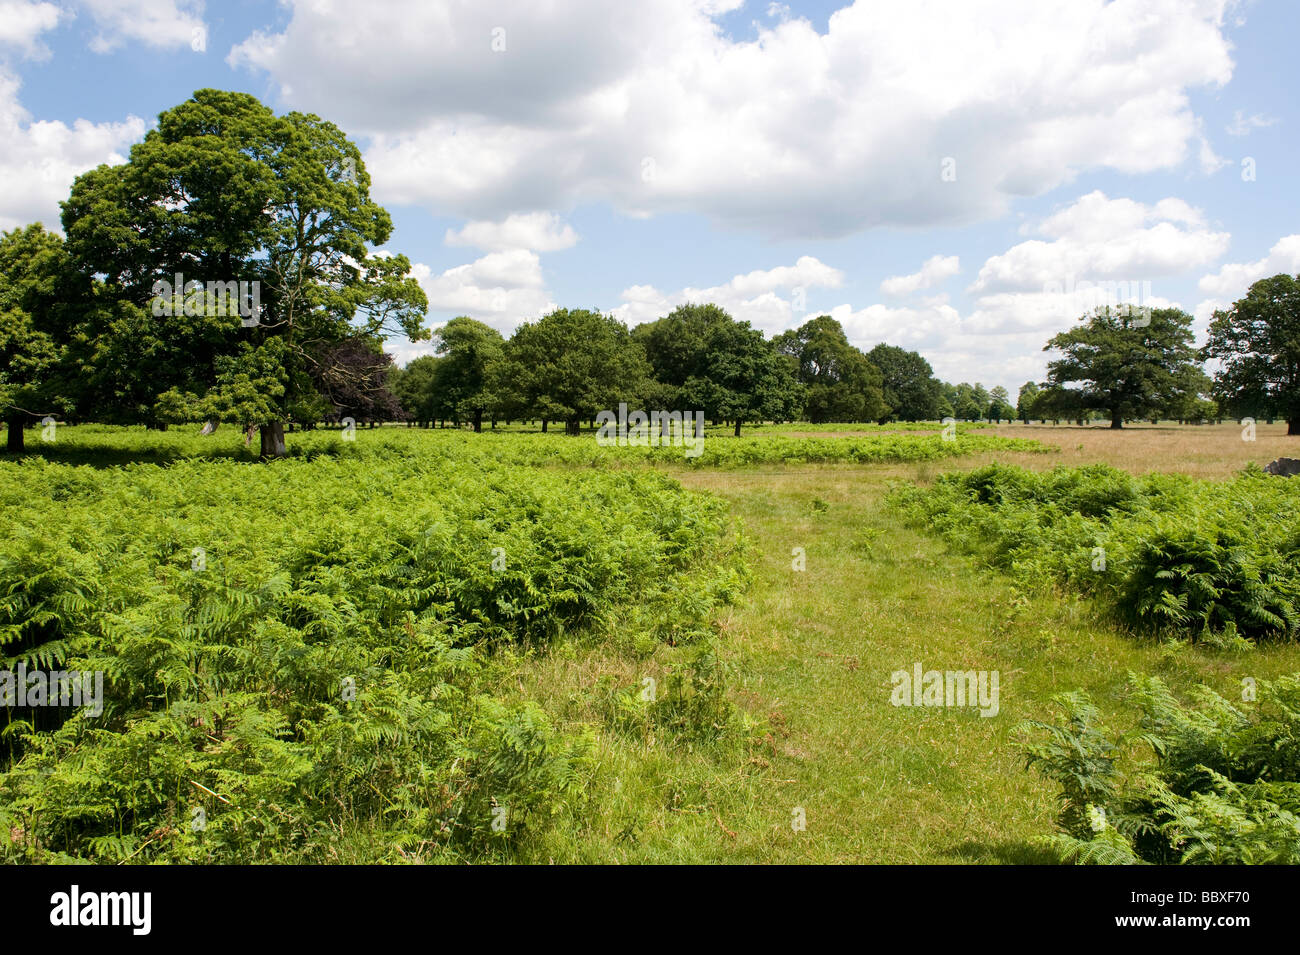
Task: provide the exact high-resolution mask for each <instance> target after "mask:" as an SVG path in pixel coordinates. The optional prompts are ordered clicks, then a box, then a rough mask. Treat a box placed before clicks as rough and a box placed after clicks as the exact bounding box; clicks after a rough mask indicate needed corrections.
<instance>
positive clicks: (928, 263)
mask: <svg viewBox="0 0 1300 955" xmlns="http://www.w3.org/2000/svg"><path fill="white" fill-rule="evenodd" d="M960 271H961V263H960V262H959V261H958V258H957V256H955V255H948V256H943V255H934V256H931V257H930V258H928V259H926V260H925V262H923V263H922V265H921V270H920V271H919V272H913V273H912V274H911V275H893V276H890V277H889V278H887V279H885V280H884V281H883V282H881V283H880V290H881V291H882V292H884V293H885V294H886V295H910V294H912V293H913V292H915V291H917V290H918V289H923V288H931V287H932V286H934V285H937V284H938V283H940V282H942V281H943V280H944V279H948V278H952V277H953V276H954V275H956V274H957V273H958V272H960Z"/></svg>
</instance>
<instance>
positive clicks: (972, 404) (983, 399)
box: [940, 381, 993, 421]
mask: <svg viewBox="0 0 1300 955" xmlns="http://www.w3.org/2000/svg"><path fill="white" fill-rule="evenodd" d="M940 387H941V388H942V389H943V391H944V393H945V394H946V397H947V399H948V402H949V404H951V406H952V409H953V416H954V417H956V418H958V419H960V420H962V421H979V420H980V419H981V418H983V417H984V416H985V415H986V414H987V413H988V410H989V406H990V404H991V403H992V401H993V398H992V396H991V395H990V394H989V392H988V390H987V389H986V388H985V387H984V386H983V385H981V384H980V383H979V382H976V383H975V384H973V385H972V384H970V383H968V382H965V381H963V382H962V383H961V384H959V385H941V386H940Z"/></svg>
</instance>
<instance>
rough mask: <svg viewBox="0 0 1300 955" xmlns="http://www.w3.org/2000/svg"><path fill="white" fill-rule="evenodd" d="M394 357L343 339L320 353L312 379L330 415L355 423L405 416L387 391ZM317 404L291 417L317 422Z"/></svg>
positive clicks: (368, 344) (359, 340)
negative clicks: (345, 418) (346, 418)
mask: <svg viewBox="0 0 1300 955" xmlns="http://www.w3.org/2000/svg"><path fill="white" fill-rule="evenodd" d="M392 364H393V356H391V355H388V354H385V353H384V352H383V351H381V350H380V349H379V348H377V347H376V346H375V345H374V344H373V343H371V342H369V341H366V340H365V339H362V338H346V339H344V340H343V341H341V342H339V343H338V344H336V345H331V346H329V347H328V348H325V349H323V350H322V351H321V352H320V353H319V354H318V355H317V356H316V358H315V361H314V363H313V365H312V370H311V376H312V380H313V381H314V382H315V383H316V388H317V390H318V391H319V392H320V396H321V397H322V398H323V399H324V402H325V404H326V406H327V407H328V410H329V413H331V414H332V415H333V416H334V417H337V418H343V417H350V418H352V419H353V420H354V421H372V422H373V421H381V422H382V421H395V420H397V419H399V418H402V417H404V416H405V412H404V411H403V410H402V405H401V402H399V401H398V400H397V396H396V395H394V394H393V393H392V391H390V390H389V369H390V368H391V367H392ZM316 407H317V403H316V402H308V403H307V407H306V408H304V409H303V410H302V411H300V412H299V414H297V415H295V416H294V417H295V418H296V419H297V420H299V421H306V420H311V421H315V420H317V414H315V413H314V411H315V409H316Z"/></svg>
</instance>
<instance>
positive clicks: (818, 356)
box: [390, 304, 1013, 435]
mask: <svg viewBox="0 0 1300 955" xmlns="http://www.w3.org/2000/svg"><path fill="white" fill-rule="evenodd" d="M434 341H435V349H434V350H435V354H433V355H429V356H425V357H421V358H417V359H414V360H413V361H411V362H410V363H409V364H408V365H407V366H406V368H404V369H401V370H394V371H393V372H392V373H391V378H390V381H391V386H392V388H393V391H394V393H395V394H396V396H397V400H398V402H399V403H400V405H401V407H402V409H403V410H404V411H405V412H406V414H407V415H408V416H409V417H410V419H411V420H412V421H413V422H415V423H418V424H421V425H425V426H428V425H435V424H444V423H450V424H451V425H453V426H455V427H460V426H463V425H468V426H472V427H473V428H474V430H476V431H481V430H482V429H483V423H484V421H485V420H486V421H488V422H489V423H491V424H494V423H495V422H497V421H498V420H505V421H514V420H530V421H540V422H541V425H542V429H543V430H547V429H548V428H549V426H550V424H551V423H552V422H554V423H556V424H559V425H562V426H563V427H564V429H565V431H566V432H568V433H570V434H577V433H578V432H579V431H580V430H581V428H582V426H583V424H584V423H589V422H591V421H592V420H594V419H595V417H596V415H597V413H598V412H600V411H604V410H612V409H614V408H616V407H617V406H618V404H619V403H620V402H626V403H627V404H628V405H629V406H630V407H632V408H640V409H644V410H661V411H682V412H688V411H689V412H696V411H702V412H703V413H704V416H705V417H706V418H707V419H708V420H710V421H713V422H725V423H727V424H729V425H731V426H732V427H733V431H734V433H735V434H737V435H738V434H740V433H741V428H742V427H743V426H744V425H745V424H747V423H752V422H759V421H795V420H807V421H811V422H814V423H822V422H846V423H852V422H882V423H883V422H887V421H891V420H903V421H925V420H937V419H938V418H940V417H943V416H944V415H945V414H948V413H950V412H951V410H952V402H951V400H950V394H953V395H955V394H957V393H958V390H959V389H961V388H966V389H969V388H970V386H958V387H957V388H953V387H952V386H948V385H945V384H944V383H943V382H940V381H939V380H938V379H936V378H935V377H934V374H933V371H932V370H931V368H930V365H929V363H928V362H927V361H926V360H925V359H924V358H922V357H921V356H920V355H918V354H917V353H916V352H911V351H906V350H904V349H902V348H896V347H893V346H890V345H884V344H882V345H877V346H876V347H875V348H873V349H872V350H871V351H870V352H865V353H864V352H863V351H861V350H860V349H858V348H856V347H854V346H853V345H852V344H851V343H850V342H849V340H848V338H847V336H846V335H845V333H844V329H843V328H842V327H841V326H840V324H839V322H837V321H835V320H834V319H833V318H831V317H830V316H829V315H822V316H819V317H817V318H813V319H810V320H809V321H807V322H805V323H804V324H803V325H801V326H800V327H799V328H796V329H792V330H790V331H787V332H783V333H782V334H780V335H777V336H776V337H775V338H772V339H768V338H765V337H764V335H763V333H762V332H761V331H759V330H758V329H755V328H752V327H751V326H750V324H749V323H748V322H745V321H740V320H737V319H735V318H733V317H732V316H730V315H728V314H727V312H726V311H724V310H723V309H722V308H720V307H718V306H717V305H713V304H688V305H682V306H679V307H678V308H676V309H674V310H673V311H672V312H671V313H670V314H668V315H666V316H664V317H663V318H660V319H658V320H656V321H653V322H647V323H645V324H642V325H638V326H636V327H635V328H632V329H628V328H627V327H626V326H625V325H624V324H623V323H622V322H620V321H619V320H618V319H616V318H614V317H613V316H610V315H602V314H600V313H599V312H594V311H587V310H582V309H563V308H562V309H557V310H555V311H553V312H551V313H550V314H548V315H544V316H542V317H541V318H540V319H538V320H537V321H535V322H526V323H524V324H522V325H520V326H519V327H518V328H516V329H515V331H514V333H513V334H512V335H511V337H510V338H509V339H506V338H504V337H503V336H502V335H501V334H500V333H499V332H497V331H496V330H495V329H493V328H491V327H490V326H488V325H486V324H484V323H483V322H480V321H477V320H475V319H473V318H469V317H468V316H460V317H458V318H454V319H452V320H451V321H449V322H447V323H446V324H445V325H444V326H443V327H442V328H441V329H439V330H438V332H437V333H436V334H435V336H434ZM980 391H982V389H980ZM999 391H1001V398H1002V401H1003V406H1005V408H1006V412H1005V414H1006V417H1007V418H1008V419H1009V418H1010V417H1012V412H1013V409H1011V408H1010V406H1009V405H1006V404H1005V402H1006V394H1005V391H1002V390H1001V389H995V397H996V393H997V392H999ZM985 399H986V400H985V401H984V403H983V405H981V406H980V407H979V408H978V409H976V410H975V411H974V412H973V413H972V416H973V417H983V416H984V415H985V412H986V411H987V410H988V408H989V407H990V399H988V396H987V394H986V395H985ZM1001 408H1002V406H996V405H995V406H994V410H997V411H1000V410H1001Z"/></svg>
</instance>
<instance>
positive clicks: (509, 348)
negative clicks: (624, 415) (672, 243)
mask: <svg viewBox="0 0 1300 955" xmlns="http://www.w3.org/2000/svg"><path fill="white" fill-rule="evenodd" d="M648 373H649V368H648V367H647V365H646V362H645V356H644V354H643V353H642V351H641V347H640V345H638V344H637V343H636V342H634V341H633V340H632V335H631V333H630V332H629V331H628V329H627V326H626V325H624V324H623V323H622V322H620V321H619V320H618V319H617V318H614V317H613V316H612V315H602V314H601V313H599V312H592V311H587V310H585V309H567V308H559V309H556V310H555V311H553V312H551V313H549V314H547V315H543V316H542V317H541V318H540V319H538V320H537V321H536V322H525V323H524V324H522V325H520V326H519V327H518V328H516V329H515V333H514V335H513V336H512V337H511V339H510V341H509V343H508V344H507V345H506V350H505V361H504V362H503V365H502V371H501V372H500V374H502V375H503V376H505V377H507V378H509V379H510V380H512V381H513V382H514V383H515V390H516V392H517V394H518V396H519V399H518V400H519V401H520V402H521V403H522V405H523V406H524V407H526V408H528V409H529V410H530V411H531V412H532V413H534V414H537V415H539V416H540V417H542V418H546V419H550V420H562V421H564V423H565V431H566V432H567V433H568V434H578V432H579V430H580V425H581V422H582V420H583V419H585V418H592V417H594V416H595V415H596V413H597V412H598V411H603V410H607V409H610V408H614V407H616V406H617V405H618V402H619V401H620V400H626V399H627V398H629V397H632V396H634V395H636V394H637V393H638V391H639V390H640V388H641V384H642V381H643V380H644V378H645V377H646V375H647V374H648Z"/></svg>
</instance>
